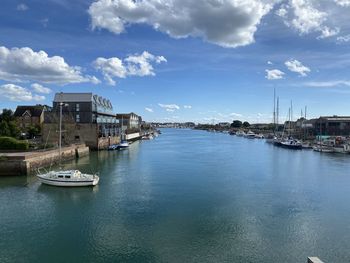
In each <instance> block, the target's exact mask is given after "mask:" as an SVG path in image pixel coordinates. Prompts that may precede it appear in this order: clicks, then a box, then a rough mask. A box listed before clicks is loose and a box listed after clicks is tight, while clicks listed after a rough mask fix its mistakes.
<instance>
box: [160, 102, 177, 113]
mask: <svg viewBox="0 0 350 263" xmlns="http://www.w3.org/2000/svg"><path fill="white" fill-rule="evenodd" d="M158 106H159V107H161V108H163V109H165V110H166V111H167V112H174V111H175V110H179V109H180V106H179V105H176V104H162V103H158Z"/></svg>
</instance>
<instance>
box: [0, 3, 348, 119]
mask: <svg viewBox="0 0 350 263" xmlns="http://www.w3.org/2000/svg"><path fill="white" fill-rule="evenodd" d="M1 4H2V5H1V9H0V108H11V109H15V108H16V106H17V105H34V104H47V105H52V100H53V97H54V94H55V93H56V92H93V93H94V94H98V95H100V96H103V97H105V98H108V99H109V100H110V101H111V102H112V104H113V108H114V111H115V112H116V113H121V112H135V113H137V114H139V115H141V116H142V117H143V119H144V120H146V121H159V122H183V121H194V122H196V123H217V122H232V120H235V119H239V120H242V121H249V122H251V123H256V122H271V121H272V115H273V93H274V89H275V90H276V94H277V96H278V97H279V103H280V117H279V118H280V120H282V121H283V120H285V119H286V118H287V113H288V108H289V107H290V104H291V101H292V102H293V118H294V119H296V118H297V117H299V116H300V115H301V110H303V111H304V108H305V106H307V117H308V118H312V117H318V116H320V115H322V116H324V115H350V109H349V103H348V102H349V98H350V74H349V69H350V52H349V51H350V24H349V22H348V21H349V18H350V0H285V1H283V0H196V1H183V0H147V1H146V0H138V1H133V0H98V1H89V0H75V1H71V0H45V1H44V0H41V1H40V0H27V1H24V0H23V1H16V0H2V1H1Z"/></svg>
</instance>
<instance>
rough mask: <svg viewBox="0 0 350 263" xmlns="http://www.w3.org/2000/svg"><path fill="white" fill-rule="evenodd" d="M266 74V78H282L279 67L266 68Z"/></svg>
mask: <svg viewBox="0 0 350 263" xmlns="http://www.w3.org/2000/svg"><path fill="white" fill-rule="evenodd" d="M265 71H266V76H265V78H267V79H268V80H275V79H283V76H284V72H283V71H281V70H279V69H271V70H270V69H266V70H265Z"/></svg>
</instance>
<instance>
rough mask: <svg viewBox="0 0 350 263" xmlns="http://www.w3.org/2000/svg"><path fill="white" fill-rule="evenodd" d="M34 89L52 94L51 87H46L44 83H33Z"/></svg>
mask: <svg viewBox="0 0 350 263" xmlns="http://www.w3.org/2000/svg"><path fill="white" fill-rule="evenodd" d="M31 87H32V89H33V90H34V91H35V92H37V93H43V94H50V93H51V91H52V90H51V89H49V88H46V87H44V86H43V85H40V84H38V83H33V84H32V85H31Z"/></svg>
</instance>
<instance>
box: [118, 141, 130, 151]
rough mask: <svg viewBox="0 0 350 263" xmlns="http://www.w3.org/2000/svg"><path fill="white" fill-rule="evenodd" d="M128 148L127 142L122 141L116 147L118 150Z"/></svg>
mask: <svg viewBox="0 0 350 263" xmlns="http://www.w3.org/2000/svg"><path fill="white" fill-rule="evenodd" d="M128 147H129V143H128V141H127V140H122V141H121V142H120V143H119V145H118V149H126V148H128Z"/></svg>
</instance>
